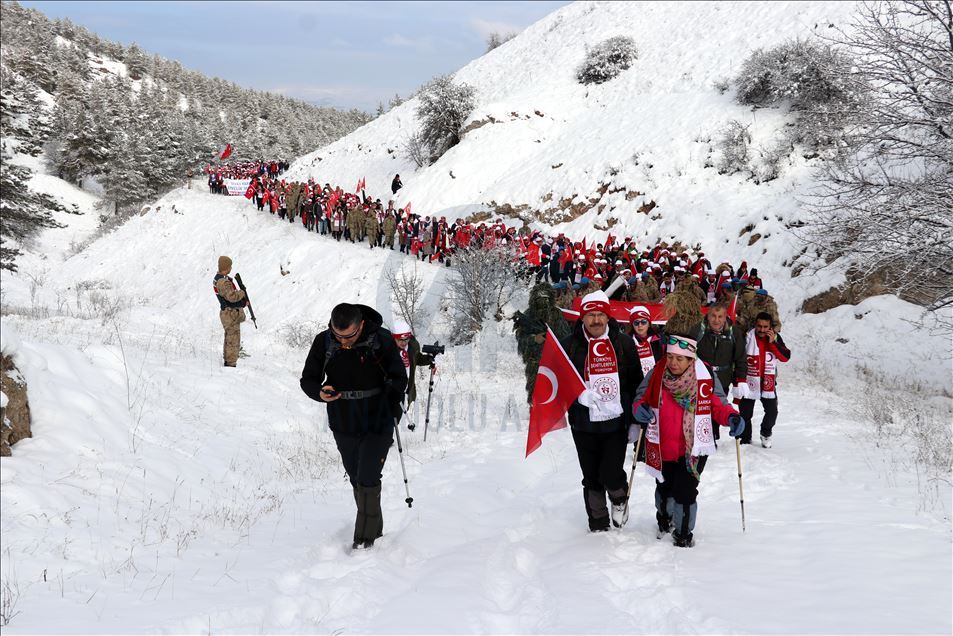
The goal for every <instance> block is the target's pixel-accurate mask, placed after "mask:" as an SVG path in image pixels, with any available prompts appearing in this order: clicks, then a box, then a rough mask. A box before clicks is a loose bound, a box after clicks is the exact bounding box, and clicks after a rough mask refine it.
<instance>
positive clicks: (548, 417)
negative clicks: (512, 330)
mask: <svg viewBox="0 0 953 636" xmlns="http://www.w3.org/2000/svg"><path fill="white" fill-rule="evenodd" d="M585 390H586V384H585V383H584V382H583V381H582V378H580V377H579V372H578V371H576V368H575V367H573V366H572V363H571V362H570V361H569V358H568V357H566V352H565V351H563V348H562V347H561V346H560V345H559V341H558V340H556V336H555V335H554V334H553V331H552V329H550V328H549V327H547V328H546V340H545V341H544V342H543V352H542V354H541V355H540V358H539V371H537V373H536V384H535V386H534V388H533V399H532V402H531V405H530V409H529V433H528V434H527V436H526V456H527V457H529V454H530V453H532V452H533V451H534V450H536V449H537V448H539V447H540V446H541V445H542V443H543V435H545V434H546V433H548V432H550V431H555V430H556V429H559V428H565V427H566V412H567V411H568V410H569V407H570V406H571V405H572V403H573V402H575V401H576V399H577V398H578V397H579V396H580V395H582V394H583V392H585Z"/></svg>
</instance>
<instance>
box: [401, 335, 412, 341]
mask: <svg viewBox="0 0 953 636" xmlns="http://www.w3.org/2000/svg"><path fill="white" fill-rule="evenodd" d="M398 340H405V341H406V340H410V336H401V337H400V338H398Z"/></svg>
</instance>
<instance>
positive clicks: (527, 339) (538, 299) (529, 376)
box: [513, 283, 571, 402]
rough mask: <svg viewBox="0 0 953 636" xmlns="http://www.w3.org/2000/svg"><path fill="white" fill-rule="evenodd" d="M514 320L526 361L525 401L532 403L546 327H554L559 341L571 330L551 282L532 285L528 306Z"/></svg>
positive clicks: (514, 329) (521, 352)
mask: <svg viewBox="0 0 953 636" xmlns="http://www.w3.org/2000/svg"><path fill="white" fill-rule="evenodd" d="M513 323H514V324H513V331H515V332H516V343H517V345H516V348H517V351H519V353H520V355H521V356H523V362H524V363H525V364H526V401H527V402H532V400H533V388H534V387H535V386H536V373H537V372H538V371H539V358H540V356H541V355H542V354H543V342H545V340H546V328H547V327H549V328H550V329H552V330H553V334H554V335H555V336H556V339H557V340H559V339H560V338H565V337H567V336H569V333H570V331H571V329H570V328H569V323H567V322H566V319H565V318H563V316H562V312H561V311H559V309H558V308H557V307H556V304H555V297H554V293H553V288H552V286H550V284H549V283H537V284H536V286H535V287H533V289H532V291H531V292H530V294H529V308H528V309H527V310H526V313H522V312H516V315H515V316H513Z"/></svg>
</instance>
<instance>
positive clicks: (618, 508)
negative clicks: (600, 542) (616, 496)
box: [612, 503, 629, 528]
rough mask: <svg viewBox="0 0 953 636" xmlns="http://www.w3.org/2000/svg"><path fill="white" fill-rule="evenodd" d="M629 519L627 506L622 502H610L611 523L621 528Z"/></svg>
mask: <svg viewBox="0 0 953 636" xmlns="http://www.w3.org/2000/svg"><path fill="white" fill-rule="evenodd" d="M628 520H629V507H628V506H627V505H625V504H624V503H621V504H619V505H616V504H612V525H614V526H615V527H616V528H621V527H622V526H624V525H625V522H626V521H628Z"/></svg>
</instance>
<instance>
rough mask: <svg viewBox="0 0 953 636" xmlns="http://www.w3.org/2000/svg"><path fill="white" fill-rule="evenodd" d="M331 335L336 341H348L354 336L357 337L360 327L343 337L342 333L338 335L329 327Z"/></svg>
mask: <svg viewBox="0 0 953 636" xmlns="http://www.w3.org/2000/svg"><path fill="white" fill-rule="evenodd" d="M331 333H332V334H334V337H335V338H337V339H338V340H349V339H351V338H353V337H354V336H356V335H358V334H359V333H361V327H360V326H359V327H358V328H357V329H355V330H354V331H352V332H351V333H349V334H348V335H344V334H342V333H338V332H336V331H335V330H334V327H331Z"/></svg>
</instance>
